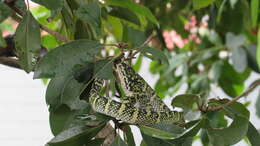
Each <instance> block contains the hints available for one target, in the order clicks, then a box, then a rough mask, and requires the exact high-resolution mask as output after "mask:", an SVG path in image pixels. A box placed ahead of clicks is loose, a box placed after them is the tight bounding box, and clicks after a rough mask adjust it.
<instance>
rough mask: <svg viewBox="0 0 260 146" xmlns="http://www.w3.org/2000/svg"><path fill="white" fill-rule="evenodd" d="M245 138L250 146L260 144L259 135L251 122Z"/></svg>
mask: <svg viewBox="0 0 260 146" xmlns="http://www.w3.org/2000/svg"><path fill="white" fill-rule="evenodd" d="M247 138H248V140H249V141H250V143H251V145H252V146H258V145H259V143H260V134H259V132H258V131H257V129H256V128H255V126H254V125H253V124H252V123H251V122H249V125H248V130H247Z"/></svg>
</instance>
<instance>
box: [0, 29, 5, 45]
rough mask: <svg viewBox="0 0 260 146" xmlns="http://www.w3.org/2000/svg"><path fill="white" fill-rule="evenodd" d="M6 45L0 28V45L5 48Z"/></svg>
mask: <svg viewBox="0 0 260 146" xmlns="http://www.w3.org/2000/svg"><path fill="white" fill-rule="evenodd" d="M6 46H7V44H6V41H5V38H4V37H3V36H2V31H1V30H0V47H2V48H5V47H6Z"/></svg>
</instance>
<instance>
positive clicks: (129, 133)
mask: <svg viewBox="0 0 260 146" xmlns="http://www.w3.org/2000/svg"><path fill="white" fill-rule="evenodd" d="M124 128H125V129H126V132H125V133H124V134H125V138H126V141H127V145H128V146H135V140H134V136H133V133H132V131H131V128H130V126H126V127H124Z"/></svg>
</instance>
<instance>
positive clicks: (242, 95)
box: [203, 80, 260, 112]
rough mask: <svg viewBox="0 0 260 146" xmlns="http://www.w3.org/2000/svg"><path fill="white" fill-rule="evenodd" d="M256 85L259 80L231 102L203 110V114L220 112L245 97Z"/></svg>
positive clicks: (259, 82) (259, 83)
mask: <svg viewBox="0 0 260 146" xmlns="http://www.w3.org/2000/svg"><path fill="white" fill-rule="evenodd" d="M258 85H260V80H256V81H255V82H253V83H252V85H251V86H250V87H249V88H248V89H247V90H246V91H245V92H243V93H242V94H241V95H239V96H237V97H235V98H233V99H232V100H230V101H229V102H227V103H225V104H222V105H219V106H217V107H214V108H209V107H208V108H206V109H205V110H203V112H214V111H218V110H221V109H223V108H225V107H227V106H229V105H231V104H232V103H234V102H236V101H237V100H239V99H240V98H241V97H244V96H247V95H248V94H249V93H251V92H252V91H253V90H254V89H255V88H256V87H257V86H258Z"/></svg>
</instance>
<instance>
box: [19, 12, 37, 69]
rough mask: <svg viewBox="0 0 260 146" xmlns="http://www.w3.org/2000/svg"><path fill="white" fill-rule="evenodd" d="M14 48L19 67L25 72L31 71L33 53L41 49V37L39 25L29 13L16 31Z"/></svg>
mask: <svg viewBox="0 0 260 146" xmlns="http://www.w3.org/2000/svg"><path fill="white" fill-rule="evenodd" d="M15 47H16V50H17V52H18V58H19V64H20V65H21V67H22V68H23V69H24V70H25V71H26V72H30V71H32V70H33V62H34V59H35V58H34V57H35V53H38V52H39V51H40V49H41V37H40V27H39V24H38V22H37V21H36V20H35V19H34V17H33V16H32V14H31V13H30V12H29V11H27V12H26V15H25V16H24V17H23V19H22V21H21V23H20V24H19V25H18V27H17V29H16V32H15Z"/></svg>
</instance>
